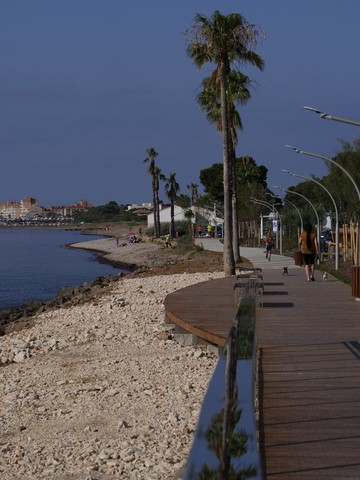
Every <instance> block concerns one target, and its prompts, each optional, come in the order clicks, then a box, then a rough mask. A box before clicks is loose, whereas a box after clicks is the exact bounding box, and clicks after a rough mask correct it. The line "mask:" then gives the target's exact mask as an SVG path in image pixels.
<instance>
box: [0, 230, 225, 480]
mask: <svg viewBox="0 0 360 480" xmlns="http://www.w3.org/2000/svg"><path fill="white" fill-rule="evenodd" d="M106 232H109V230H107V231H106ZM91 233H92V234H93V233H94V232H93V231H92V232H91ZM100 234H101V235H103V232H101V233H100ZM105 234H106V233H105ZM109 235H111V238H103V239H99V240H93V241H91V242H80V244H76V247H75V248H84V247H86V248H88V247H91V248H92V249H93V250H100V253H99V255H101V256H102V257H105V258H107V259H109V256H110V261H116V262H120V263H123V262H126V263H128V264H131V265H136V269H135V270H134V272H133V273H132V274H130V275H121V276H118V277H114V278H113V280H112V281H111V282H110V283H109V284H106V285H98V286H97V293H94V292H95V291H94V290H93V291H92V293H90V294H89V293H88V292H87V293H88V294H89V297H88V298H87V300H86V301H79V302H78V303H76V302H75V303H72V302H73V301H74V298H76V295H75V296H73V297H72V298H73V300H71V301H69V302H68V303H67V302H65V303H64V304H62V305H60V304H59V305H57V306H56V307H54V308H51V309H48V310H46V311H44V312H41V313H38V314H36V315H34V316H33V317H32V318H31V319H28V323H27V324H26V325H23V326H22V327H23V328H19V329H12V330H9V331H8V332H7V334H6V335H4V336H2V337H0V364H1V365H2V368H0V383H1V387H0V398H1V404H0V405H1V420H2V428H1V433H0V444H1V449H2V461H1V462H0V474H1V478H2V479H4V480H12V479H13V478H14V477H16V478H18V477H19V478H20V477H24V478H25V477H26V478H27V479H29V480H40V479H43V478H54V479H56V480H63V479H65V478H72V479H73V480H81V479H83V478H84V475H85V476H86V475H87V476H89V478H97V479H99V480H100V479H105V478H106V479H110V478H124V479H125V478H126V479H129V480H132V479H133V480H137V479H147V480H151V479H153V480H155V479H157V480H161V479H164V480H165V479H166V480H167V479H169V478H173V477H174V476H175V475H178V474H180V472H181V469H182V468H183V467H184V465H185V463H186V459H187V455H188V452H189V449H190V446H191V443H192V440H193V435H194V430H195V426H196V423H197V419H198V414H199V411H200V407H201V404H202V401H203V396H204V394H205V392H206V389H207V384H208V381H209V380H210V378H211V375H212V373H213V370H214V367H215V365H216V361H217V359H216V357H215V356H214V355H213V354H211V353H209V352H208V351H207V350H206V349H204V348H202V347H199V346H198V347H195V346H182V345H180V344H177V343H176V342H175V341H174V340H173V338H172V333H171V331H168V330H167V329H166V328H165V323H164V305H163V303H164V299H165V297H166V296H167V295H168V294H169V293H171V292H174V291H176V290H178V289H181V288H184V287H186V286H189V285H192V284H194V283H198V282H203V281H206V280H209V279H212V278H221V277H223V276H224V274H223V271H222V268H221V266H222V254H220V255H217V254H215V252H211V254H210V253H209V252H206V251H202V252H197V253H193V254H191V255H190V256H187V255H177V254H176V249H174V251H173V252H170V250H169V249H167V248H165V247H164V246H163V245H161V244H160V245H157V244H154V242H151V241H150V240H149V241H148V242H144V243H143V244H142V243H140V244H128V245H126V246H124V247H119V248H118V249H115V248H116V244H115V237H112V233H109ZM89 243H90V245H89ZM210 259H211V261H210ZM84 288H85V290H86V289H87V287H86V286H85V287H84ZM89 290H90V291H91V290H92V289H89ZM85 294H86V292H85V291H83V292H82V293H81V295H83V296H84V295H85ZM79 295H80V294H79ZM177 478H179V479H180V478H181V477H180V476H178V477H177Z"/></svg>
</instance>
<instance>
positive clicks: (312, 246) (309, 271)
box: [299, 223, 319, 282]
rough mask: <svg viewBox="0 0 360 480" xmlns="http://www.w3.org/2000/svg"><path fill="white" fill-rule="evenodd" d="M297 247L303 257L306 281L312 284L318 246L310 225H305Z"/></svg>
mask: <svg viewBox="0 0 360 480" xmlns="http://www.w3.org/2000/svg"><path fill="white" fill-rule="evenodd" d="M299 245H300V251H301V253H302V257H303V264H304V270H305V275H306V280H307V281H308V282H311V281H312V282H314V281H315V277H314V272H315V255H319V244H318V241H317V238H316V235H315V233H314V232H313V231H312V225H311V224H310V223H307V224H306V225H305V227H304V231H303V232H302V233H301V235H300V237H299Z"/></svg>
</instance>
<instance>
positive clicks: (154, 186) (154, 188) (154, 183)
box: [152, 177, 159, 238]
mask: <svg viewBox="0 0 360 480" xmlns="http://www.w3.org/2000/svg"><path fill="white" fill-rule="evenodd" d="M152 194H153V212H154V237H155V238H159V237H158V225H157V215H156V181H155V178H154V177H153V182H152Z"/></svg>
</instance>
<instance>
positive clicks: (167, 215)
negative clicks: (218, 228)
mask: <svg viewBox="0 0 360 480" xmlns="http://www.w3.org/2000/svg"><path fill="white" fill-rule="evenodd" d="M187 210H192V211H193V213H194V216H193V218H192V220H191V221H192V223H196V221H197V218H198V217H199V216H200V217H202V218H204V219H205V220H206V222H207V223H208V224H209V225H213V226H215V225H218V224H222V223H223V222H224V220H223V218H222V217H220V216H219V214H218V212H217V211H216V210H215V211H214V210H210V209H206V208H202V207H189V208H186V209H184V208H181V207H178V206H177V205H175V206H174V220H175V222H178V221H181V220H185V219H186V217H185V212H186V211H187ZM170 222H171V207H166V208H163V209H162V210H160V223H170ZM147 226H148V227H153V226H154V213H153V212H151V213H149V214H148V216H147Z"/></svg>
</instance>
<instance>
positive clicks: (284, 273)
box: [283, 267, 289, 275]
mask: <svg viewBox="0 0 360 480" xmlns="http://www.w3.org/2000/svg"><path fill="white" fill-rule="evenodd" d="M283 275H289V272H288V267H284V268H283Z"/></svg>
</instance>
